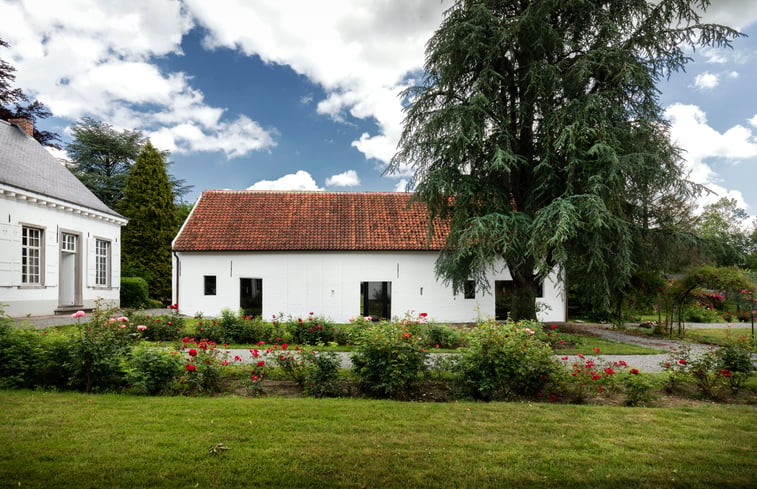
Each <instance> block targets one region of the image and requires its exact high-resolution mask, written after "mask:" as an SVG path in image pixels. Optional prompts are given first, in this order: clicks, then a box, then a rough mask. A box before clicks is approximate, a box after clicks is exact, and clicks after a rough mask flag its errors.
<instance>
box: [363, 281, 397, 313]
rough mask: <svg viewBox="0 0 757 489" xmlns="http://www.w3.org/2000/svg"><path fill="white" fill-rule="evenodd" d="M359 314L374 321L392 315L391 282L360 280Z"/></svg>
mask: <svg viewBox="0 0 757 489" xmlns="http://www.w3.org/2000/svg"><path fill="white" fill-rule="evenodd" d="M360 315H361V316H370V317H371V318H373V320H374V321H378V320H379V319H389V318H391V317H392V283H391V282H360Z"/></svg>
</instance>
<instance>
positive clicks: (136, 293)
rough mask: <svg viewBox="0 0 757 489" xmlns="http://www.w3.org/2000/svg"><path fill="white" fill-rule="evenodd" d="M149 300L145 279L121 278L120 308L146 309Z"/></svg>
mask: <svg viewBox="0 0 757 489" xmlns="http://www.w3.org/2000/svg"><path fill="white" fill-rule="evenodd" d="M149 299H150V292H149V288H148V286H147V281H146V280H145V279H143V278H142V277H121V307H133V308H140V307H146V306H147V305H148V303H149Z"/></svg>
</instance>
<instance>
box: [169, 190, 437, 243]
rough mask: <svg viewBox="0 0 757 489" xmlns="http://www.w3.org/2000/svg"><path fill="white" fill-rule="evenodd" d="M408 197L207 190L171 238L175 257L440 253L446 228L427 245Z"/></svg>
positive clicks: (420, 208) (419, 207) (420, 216)
mask: <svg viewBox="0 0 757 489" xmlns="http://www.w3.org/2000/svg"><path fill="white" fill-rule="evenodd" d="M410 197H411V194H408V193H358V192H281V191H229V190H209V191H205V192H203V194H202V196H201V197H200V200H199V201H198V202H197V204H196V205H195V207H194V209H193V210H192V213H191V214H190V216H189V218H188V219H187V221H186V223H185V224H184V226H183V227H182V229H181V231H179V235H178V236H177V237H176V239H175V240H174V245H173V249H174V250H175V251H305V250H308V251H318V250H320V251H370V250H386V251H428V250H440V249H441V248H442V246H443V245H444V242H445V240H446V238H447V234H448V227H447V226H445V225H439V224H435V226H434V231H435V233H434V236H433V239H431V240H430V241H429V239H428V229H429V226H428V217H427V213H426V207H425V206H424V205H423V204H421V203H413V204H411V205H410V206H409V207H408V204H409V202H410Z"/></svg>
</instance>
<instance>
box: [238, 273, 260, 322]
mask: <svg viewBox="0 0 757 489" xmlns="http://www.w3.org/2000/svg"><path fill="white" fill-rule="evenodd" d="M239 308H240V309H242V310H243V311H244V314H245V315H247V316H252V317H261V316H263V279H262V278H240V279H239Z"/></svg>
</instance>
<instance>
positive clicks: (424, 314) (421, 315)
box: [418, 312, 428, 318]
mask: <svg viewBox="0 0 757 489" xmlns="http://www.w3.org/2000/svg"><path fill="white" fill-rule="evenodd" d="M426 316H428V313H427V312H422V313H420V314H418V317H420V318H425V317H426Z"/></svg>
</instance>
